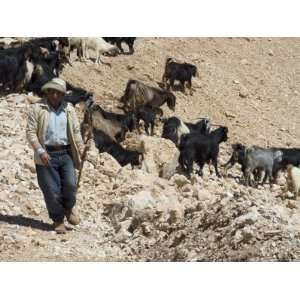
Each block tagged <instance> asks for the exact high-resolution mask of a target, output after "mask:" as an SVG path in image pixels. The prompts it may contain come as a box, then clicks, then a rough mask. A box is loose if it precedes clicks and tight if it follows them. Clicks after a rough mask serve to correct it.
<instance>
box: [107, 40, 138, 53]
mask: <svg viewBox="0 0 300 300" xmlns="http://www.w3.org/2000/svg"><path fill="white" fill-rule="evenodd" d="M103 39H104V40H105V41H106V42H108V43H110V44H112V45H116V46H117V47H118V48H119V50H120V51H121V52H122V53H124V49H123V48H122V42H124V43H126V44H127V46H128V48H129V54H133V53H134V48H133V45H134V41H135V40H136V37H104V38H103Z"/></svg>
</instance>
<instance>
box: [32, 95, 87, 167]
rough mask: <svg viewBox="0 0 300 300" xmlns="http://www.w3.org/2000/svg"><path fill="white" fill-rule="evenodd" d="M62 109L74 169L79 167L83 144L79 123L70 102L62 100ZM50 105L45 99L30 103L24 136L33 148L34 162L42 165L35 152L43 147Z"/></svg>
mask: <svg viewBox="0 0 300 300" xmlns="http://www.w3.org/2000/svg"><path fill="white" fill-rule="evenodd" d="M63 109H64V111H65V112H66V115H67V135H68V139H69V142H70V145H71V152H72V158H73V162H74V166H75V168H76V169H79V168H80V164H81V153H82V152H83V148H84V144H83V141H82V137H81V134H80V125H79V121H78V118H77V115H76V112H75V109H74V107H73V105H72V104H71V103H68V102H63ZM49 112H50V107H49V103H48V101H47V100H46V99H41V100H40V101H38V102H36V103H34V104H31V105H30V109H29V112H28V119H27V127H26V137H27V140H28V142H29V144H30V145H31V147H32V148H33V150H34V162H35V163H36V164H38V165H43V163H42V161H41V158H40V156H39V155H38V153H37V150H38V149H39V148H41V147H42V148H43V149H45V138H46V132H47V128H48V122H49Z"/></svg>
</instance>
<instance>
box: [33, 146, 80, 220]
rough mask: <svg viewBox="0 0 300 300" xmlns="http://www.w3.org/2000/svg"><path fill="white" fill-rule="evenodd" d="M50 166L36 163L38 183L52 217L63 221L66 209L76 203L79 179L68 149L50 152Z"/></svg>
mask: <svg viewBox="0 0 300 300" xmlns="http://www.w3.org/2000/svg"><path fill="white" fill-rule="evenodd" d="M48 154H49V155H50V157H51V160H50V165H49V166H42V165H36V172H37V179H38V184H39V186H40V188H41V190H42V192H43V194H44V199H45V202H46V206H47V210H48V214H49V217H50V219H52V220H53V221H63V219H64V216H65V210H69V209H72V208H73V206H74V205H75V203H76V192H77V179H76V172H75V168H74V163H73V160H72V157H71V154H70V152H69V151H68V150H62V151H56V152H49V151H48Z"/></svg>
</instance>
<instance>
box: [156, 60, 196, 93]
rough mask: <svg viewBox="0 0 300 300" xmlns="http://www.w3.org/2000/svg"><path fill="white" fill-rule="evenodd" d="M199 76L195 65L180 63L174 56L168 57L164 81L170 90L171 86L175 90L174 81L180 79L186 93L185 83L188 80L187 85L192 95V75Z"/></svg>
mask: <svg viewBox="0 0 300 300" xmlns="http://www.w3.org/2000/svg"><path fill="white" fill-rule="evenodd" d="M195 76H198V70H197V67H196V66H195V65H192V64H188V63H178V62H175V61H173V59H172V58H168V59H167V60H166V64H165V71H164V74H163V77H162V82H163V83H164V85H166V86H167V89H168V90H169V89H170V87H171V88H172V89H173V90H174V82H175V80H178V81H179V82H180V84H181V86H182V89H183V92H184V93H185V83H186V82H187V87H188V88H189V90H190V94H191V95H192V94H193V92H192V77H195Z"/></svg>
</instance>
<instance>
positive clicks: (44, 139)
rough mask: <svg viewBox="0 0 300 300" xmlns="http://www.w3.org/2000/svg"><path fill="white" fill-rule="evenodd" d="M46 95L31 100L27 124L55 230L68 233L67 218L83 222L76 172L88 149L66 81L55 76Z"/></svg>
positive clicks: (28, 138) (76, 222) (44, 89)
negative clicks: (78, 207)
mask: <svg viewBox="0 0 300 300" xmlns="http://www.w3.org/2000/svg"><path fill="white" fill-rule="evenodd" d="M42 91H43V92H44V93H45V98H43V99H41V100H40V101H38V102H36V103H34V104H31V107H30V109H29V113H28V121H27V128H26V136H27V140H28V142H29V143H30V145H31V147H32V148H33V150H34V162H35V165H36V173H37V180H38V184H39V187H40V189H41V190H42V192H43V195H44V200H45V203H46V207H47V210H48V215H49V217H50V219H52V221H53V227H54V230H55V231H56V233H58V234H62V233H66V227H65V223H64V219H65V217H66V219H67V221H68V222H69V223H70V224H72V225H78V224H79V223H80V218H79V215H78V214H77V213H76V212H75V204H76V193H77V175H76V171H75V169H78V170H79V169H80V167H82V162H81V159H82V157H83V154H84V152H85V150H84V143H83V140H82V137H81V134H80V126H79V121H78V118H77V115H76V112H75V109H74V107H73V105H72V104H70V103H68V102H66V101H64V96H65V94H66V82H65V81H64V80H62V79H60V78H53V79H52V80H50V81H49V82H48V83H46V84H45V85H44V86H43V87H42Z"/></svg>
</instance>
